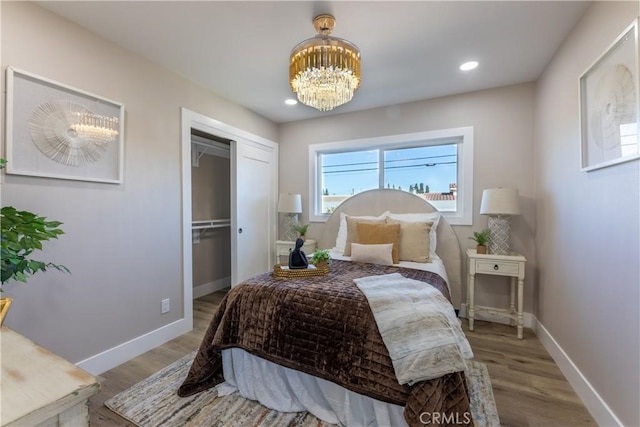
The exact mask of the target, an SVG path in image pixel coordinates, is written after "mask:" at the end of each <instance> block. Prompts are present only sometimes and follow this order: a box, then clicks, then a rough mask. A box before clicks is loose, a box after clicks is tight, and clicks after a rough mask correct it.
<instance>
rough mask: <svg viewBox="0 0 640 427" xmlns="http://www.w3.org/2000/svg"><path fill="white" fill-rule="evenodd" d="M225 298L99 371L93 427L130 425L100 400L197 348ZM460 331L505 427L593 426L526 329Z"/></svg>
mask: <svg viewBox="0 0 640 427" xmlns="http://www.w3.org/2000/svg"><path fill="white" fill-rule="evenodd" d="M223 296H224V292H216V293H213V294H210V295H206V296H204V297H202V298H199V299H197V300H194V302H193V315H194V319H193V326H194V329H193V331H191V332H189V333H187V334H185V335H182V336H180V337H178V338H176V339H174V340H172V341H169V342H168V343H166V344H164V345H162V346H160V347H157V348H155V349H153V350H151V351H149V352H147V353H145V354H143V355H141V356H139V357H136V358H135V359H132V360H130V361H129V362H126V363H124V364H122V365H120V366H118V367H116V368H114V369H112V370H110V371H108V372H105V373H103V374H102V375H101V378H102V389H101V391H100V392H99V393H98V394H97V395H95V396H93V397H92V398H91V399H90V401H89V412H90V414H91V426H93V427H104V426H131V425H132V424H131V423H128V422H127V421H126V420H124V419H122V418H120V417H119V416H117V415H115V414H114V413H113V412H111V411H110V410H109V409H107V408H106V407H105V406H104V405H103V404H104V401H105V400H107V399H109V398H111V397H112V396H115V395H116V394H118V393H119V392H121V391H123V390H126V389H127V388H129V387H130V386H132V385H133V384H135V383H137V382H138V381H141V380H143V379H144V378H146V377H148V376H150V375H152V374H153V373H154V372H157V371H159V370H160V369H162V368H163V367H165V366H167V365H169V364H171V363H173V362H174V361H176V360H177V359H179V358H180V357H182V356H184V355H185V354H187V353H189V352H191V351H193V350H195V349H197V348H198V346H199V345H200V340H201V339H202V336H203V335H204V332H205V329H206V328H207V326H208V324H209V320H210V319H211V317H212V316H213V313H214V311H215V309H216V307H217V305H218V304H219V302H220V300H221V299H222V297H223ZM463 329H464V331H465V333H466V334H467V338H468V339H469V342H470V343H471V347H472V348H473V352H474V354H475V359H476V360H478V361H481V362H483V363H486V364H487V366H488V369H489V375H490V377H491V382H492V384H493V393H494V397H495V400H496V406H497V408H498V413H499V416H500V422H501V424H502V425H503V426H505V427H516V426H544V427H553V426H558V427H560V426H561V427H567V426H595V425H596V423H595V421H594V420H593V418H592V417H591V415H589V412H588V411H587V410H586V408H585V407H584V405H583V404H582V402H581V401H580V399H579V398H578V396H577V395H576V394H575V392H574V391H573V389H572V388H571V386H570V385H569V383H568V382H567V381H566V380H565V378H564V376H563V375H562V373H561V372H560V370H559V369H558V367H557V366H556V364H555V363H554V362H553V360H552V359H551V357H550V356H549V354H548V353H547V351H546V350H545V349H544V347H543V346H542V344H541V343H540V341H539V340H538V338H537V337H536V336H535V335H534V334H533V332H532V331H531V330H529V329H525V333H524V339H523V340H518V339H517V338H516V333H515V329H514V328H513V327H510V326H507V325H500V324H496V323H489V322H482V321H477V320H476V328H475V331H474V332H470V331H469V330H468V328H467V322H466V320H463ZM175 427H178V426H175Z"/></svg>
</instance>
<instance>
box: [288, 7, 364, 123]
mask: <svg viewBox="0 0 640 427" xmlns="http://www.w3.org/2000/svg"><path fill="white" fill-rule="evenodd" d="M335 24H336V20H335V18H334V17H333V16H331V15H319V16H316V17H315V18H314V20H313V26H314V27H315V29H316V32H317V33H318V35H316V36H315V37H313V38H311V39H308V40H305V41H303V42H302V43H300V44H298V45H297V46H296V47H294V48H293V50H292V51H291V59H290V65H289V82H290V83H291V89H292V90H293V91H294V92H296V94H297V95H298V100H299V101H300V102H302V103H303V104H305V105H308V106H310V107H313V108H316V109H318V110H320V111H329V110H333V109H334V108H336V107H338V106H340V105H342V104H345V103H347V102H349V101H351V98H353V92H354V91H355V90H356V89H358V87H360V77H361V75H360V50H359V49H358V48H357V47H356V46H355V45H354V44H353V43H351V42H348V41H346V40H343V39H340V38H337V37H333V36H330V34H331V32H332V31H333V27H334V26H335Z"/></svg>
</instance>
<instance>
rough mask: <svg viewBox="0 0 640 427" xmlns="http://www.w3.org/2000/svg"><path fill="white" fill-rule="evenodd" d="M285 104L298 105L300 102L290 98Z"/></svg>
mask: <svg viewBox="0 0 640 427" xmlns="http://www.w3.org/2000/svg"><path fill="white" fill-rule="evenodd" d="M284 103H285V104H287V105H296V104H297V103H298V101H296V100H295V99H292V98H289V99H285V100H284Z"/></svg>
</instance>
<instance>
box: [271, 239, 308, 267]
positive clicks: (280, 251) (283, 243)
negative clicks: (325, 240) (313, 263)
mask: <svg viewBox="0 0 640 427" xmlns="http://www.w3.org/2000/svg"><path fill="white" fill-rule="evenodd" d="M295 247H296V242H293V241H290V240H276V260H278V262H280V257H281V256H285V257H287V262H289V261H288V260H289V251H290V250H291V249H295ZM315 251H316V241H315V240H312V239H307V240H305V241H304V245H302V252H304V253H305V255H307V257H309V256H310V255H311V254H312V253H314V252H315Z"/></svg>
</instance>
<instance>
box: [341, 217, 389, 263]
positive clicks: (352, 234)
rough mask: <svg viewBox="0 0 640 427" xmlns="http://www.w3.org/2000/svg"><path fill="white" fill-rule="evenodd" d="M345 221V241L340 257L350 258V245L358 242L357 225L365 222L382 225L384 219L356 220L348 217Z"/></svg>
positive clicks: (356, 218)
mask: <svg viewBox="0 0 640 427" xmlns="http://www.w3.org/2000/svg"><path fill="white" fill-rule="evenodd" d="M345 219H346V220H347V240H346V242H345V245H344V252H343V253H342V255H344V256H351V244H352V243H354V242H356V243H357V242H358V228H357V224H358V223H359V222H363V223H364V222H366V223H372V224H384V221H385V218H358V217H351V216H349V215H346V216H345Z"/></svg>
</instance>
